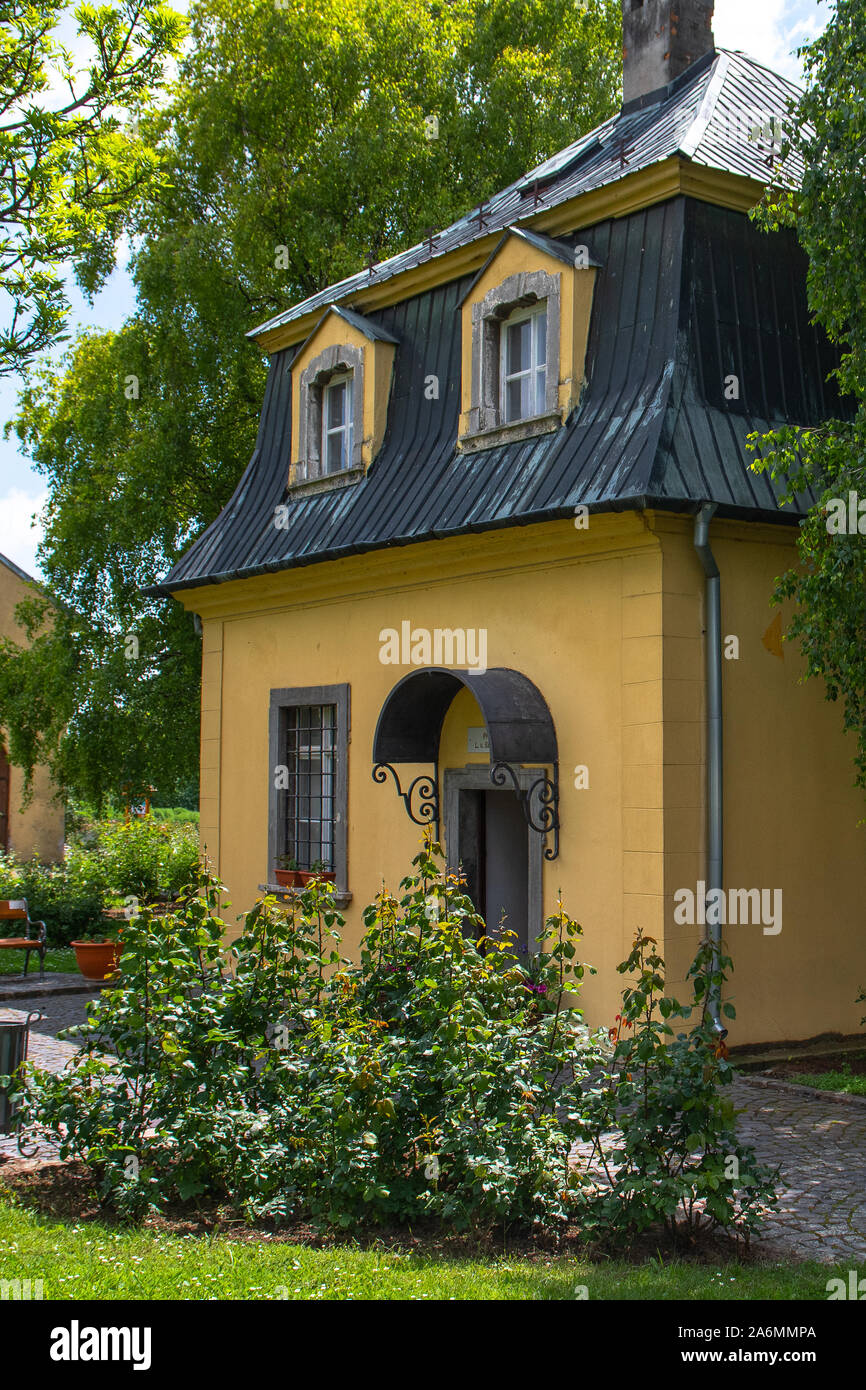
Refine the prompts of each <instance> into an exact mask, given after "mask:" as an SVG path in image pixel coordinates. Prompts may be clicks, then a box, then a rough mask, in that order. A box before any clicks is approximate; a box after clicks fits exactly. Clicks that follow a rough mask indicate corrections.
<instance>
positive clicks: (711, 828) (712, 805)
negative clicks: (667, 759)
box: [695, 502, 727, 1036]
mask: <svg viewBox="0 0 866 1390" xmlns="http://www.w3.org/2000/svg"><path fill="white" fill-rule="evenodd" d="M715 511H716V503H715V502H704V503H703V504H702V505H701V509H700V511H699V512H698V514H697V516H696V517H695V550H696V551H697V553H698V557H699V559H700V561H701V564H702V565H703V567H704V574H705V575H706V577H707V586H706V598H707V603H706V613H707V640H706V657H707V890H708V891H709V890H712V889H714V888H715V889H719V890H721V888H722V886H723V885H722V849H723V819H722V805H723V803H722V751H723V734H722V581H721V576H720V574H719V567H718V565H717V564H716V560H715V556H714V555H713V552H712V550H711V548H710V540H709V532H710V521H711V520H712V517H713V515H714V513H715ZM714 901H718V899H714ZM714 915H715V916H716V917H718V916H719V914H718V913H715V914H714ZM707 930H708V932H709V937H710V941H711V942H712V946H713V959H714V964H717V963H718V960H719V958H720V956H721V948H722V928H721V924H720V922H718V921H716V922H713V923H710V924H708V927H707ZM720 1005H721V999H720V990H719V989H718V987H714V988H713V989H712V990H711V992H710V1003H709V1008H710V1017H711V1018H712V1020H713V1025H714V1027H715V1028H716V1030H717V1031H718V1032H719V1033H721V1034H722V1035H723V1036H724V1035H725V1034H726V1033H727V1029H726V1028H725V1027H724V1025H723V1024H722V1020H721V1010H720Z"/></svg>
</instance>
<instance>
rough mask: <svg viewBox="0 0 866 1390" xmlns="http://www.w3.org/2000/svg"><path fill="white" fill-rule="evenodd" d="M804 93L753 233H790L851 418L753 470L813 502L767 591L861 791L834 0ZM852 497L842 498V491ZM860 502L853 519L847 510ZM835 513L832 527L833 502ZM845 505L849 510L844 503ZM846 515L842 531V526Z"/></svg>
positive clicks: (849, 191) (853, 244) (858, 376)
mask: <svg viewBox="0 0 866 1390" xmlns="http://www.w3.org/2000/svg"><path fill="white" fill-rule="evenodd" d="M801 52H802V54H803V56H804V58H805V67H806V74H807V86H806V90H805V93H804V95H803V97H802V99H801V100H800V101H799V103H798V104H797V106H796V108H795V109H794V110H793V111H792V113H791V119H790V122H789V128H788V131H787V143H788V146H789V148H792V149H795V150H797V151H799V153H800V154H801V155H802V157H803V159H804V161H805V169H806V172H805V177H804V180H803V186H802V190H801V191H800V193H799V195H797V196H795V195H792V194H790V193H787V192H783V191H781V190H779V189H771V190H769V193H768V197H767V199H766V201H765V203H764V205H763V207H762V208H761V209H760V214H759V215H760V218H761V220H762V221H763V223H764V225H765V226H768V227H774V226H778V225H781V224H787V225H790V226H795V227H796V229H797V232H798V235H799V238H800V241H801V243H802V245H803V247H804V249H805V251H806V253H807V255H808V257H809V273H808V291H809V303H810V307H811V309H812V311H813V313H814V315H815V317H816V318H817V319H818V321H819V322H820V323H822V324H823V325H824V327H825V329H826V330H827V333H828V335H829V337H830V338H831V340H832V341H833V342H835V343H837V344H839V346H840V347H841V349H842V357H841V365H840V367H839V369H838V372H837V377H838V381H839V385H840V388H841V390H842V392H843V394H845V395H846V396H847V397H848V399H849V401H850V404H851V415H850V417H849V418H846V419H834V420H829V421H827V422H825V423H824V424H823V425H821V426H820V427H818V428H814V429H797V428H793V427H789V428H786V429H781V430H777V431H774V432H773V433H771V434H769V435H766V436H763V437H761V438H760V439H756V440H755V441H754V446H755V447H756V449H757V450H758V451H759V455H760V457H759V458H758V459H757V460H756V462H755V463H754V464H753V467H755V468H756V469H757V470H759V471H760V470H761V469H768V470H769V471H770V472H771V473H772V474H773V476H775V477H778V478H786V479H787V481H788V485H789V488H790V492H791V493H792V494H793V493H794V492H796V491H798V490H800V489H802V488H805V487H812V488H813V489H814V490H815V493H816V494H817V498H818V500H817V502H816V505H815V506H814V507H813V508H812V509H811V510H810V512H809V514H808V516H807V517H806V519H805V521H804V522H803V524H802V526H801V528H800V534H799V540H798V552H799V560H800V565H799V567H798V568H796V569H792V570H790V571H789V572H788V573H787V574H785V575H784V576H783V577H782V578H781V580H780V581H779V583H778V585H777V590H776V595H775V598H776V601H777V602H781V601H783V600H785V599H789V600H793V601H794V602H795V604H796V610H795V613H794V617H793V620H792V622H791V626H790V630H789V636H790V637H791V638H794V639H799V642H800V645H801V648H802V651H803V654H804V656H805V659H806V675H807V677H815V676H819V677H821V678H822V679H823V681H824V684H825V688H826V694H827V699H828V700H841V702H842V705H843V721H844V726H845V728H846V729H848V730H850V731H851V732H852V733H853V734H854V736H855V739H856V750H855V765H856V778H855V780H856V782H857V784H858V785H859V786H861V787H863V788H864V789H866V261H864V258H863V255H862V254H861V251H862V248H863V247H864V246H866V7H864V6H863V3H862V0H835V8H834V12H833V14H832V16H831V19H830V23H829V24H828V26H827V29H826V30H825V32H824V33H823V34H822V35H821V36H820V37H819V38H818V39H816V40H815V42H814V43H812V44H810V45H808V46H807V47H806V48H805V49H803V50H801ZM851 493H854V494H855V496H854V498H853V499H852V498H851V496H850V494H851ZM860 500H862V501H863V507H862V510H858V502H859V501H860ZM843 501H844V504H845V508H844V510H845V514H846V518H845V522H844V527H843V523H842V515H841V507H840V505H839V504H841V503H842V502H843ZM852 502H853V506H852V505H851V504H852ZM852 517H853V527H852V526H851V525H850V522H851V519H852Z"/></svg>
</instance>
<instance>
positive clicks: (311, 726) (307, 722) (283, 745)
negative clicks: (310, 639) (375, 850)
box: [268, 685, 351, 892]
mask: <svg viewBox="0 0 866 1390" xmlns="http://www.w3.org/2000/svg"><path fill="white" fill-rule="evenodd" d="M269 725H270V732H269V736H268V741H269V748H270V763H271V767H270V793H269V801H268V858H269V868H270V870H271V871H272V870H273V869H274V868H283V867H288V864H287V861H288V860H294V861H295V864H296V865H297V867H298V868H299V869H312V867H313V865H314V864H320V865H321V864H323V865H324V866H325V868H326V869H327V870H331V871H333V872H334V874H335V875H336V884H337V889H338V891H340V892H346V891H347V889H348V885H347V872H348V863H347V850H348V845H347V834H346V827H347V820H348V751H349V739H350V727H351V725H350V713H349V687H348V685H317V686H298V687H290V688H287V689H280V690H272V691H271V700H270V720H269Z"/></svg>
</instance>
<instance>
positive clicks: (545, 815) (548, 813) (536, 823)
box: [490, 763, 559, 860]
mask: <svg viewBox="0 0 866 1390" xmlns="http://www.w3.org/2000/svg"><path fill="white" fill-rule="evenodd" d="M509 778H510V779H511V785H512V787H513V788H514V794H515V796H516V797H517V799H518V801H519V802H520V805H521V806H522V808H523V814H524V816H525V817H526V824H527V825H528V826H529V828H530V830H534V831H536V833H537V834H539V835H543V836H544V837H545V839H548V838H549V837H551V836H552V841H553V842H552V844H551V843H548V844H546V845H545V847H544V857H545V859H548V860H550V859H556V858H557V857H558V856H559V764H558V763H554V765H553V777H552V778H550V777H545V776H542V777H536V779H535V781H534V782H532V783H530V785H529V786H528V787H521V785H520V781H519V778H518V776H517V773H516V772H515V770H514V768H513V767H512V766H511V763H494V765H493V767H491V769H490V780H491V782H492V783H493V785H494V787H504V786H505V785H506V783H507V781H508V779H509ZM533 798H534V799H535V801H534V804H535V806H536V807H537V814H536V813H534V811H533Z"/></svg>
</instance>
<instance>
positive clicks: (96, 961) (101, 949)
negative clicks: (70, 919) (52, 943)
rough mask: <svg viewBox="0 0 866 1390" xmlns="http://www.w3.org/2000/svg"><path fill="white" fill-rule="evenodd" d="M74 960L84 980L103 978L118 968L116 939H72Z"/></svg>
mask: <svg viewBox="0 0 866 1390" xmlns="http://www.w3.org/2000/svg"><path fill="white" fill-rule="evenodd" d="M72 949H73V950H74V952H75V961H76V964H77V966H78V969H79V970H80V971H81V973H82V975H83V976H84V978H85V980H105V979H107V978H108V976H109V975H113V974H115V972H116V971H117V969H118V959H119V954H120V952H119V948H118V944H117V942H116V941H73V942H72Z"/></svg>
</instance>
